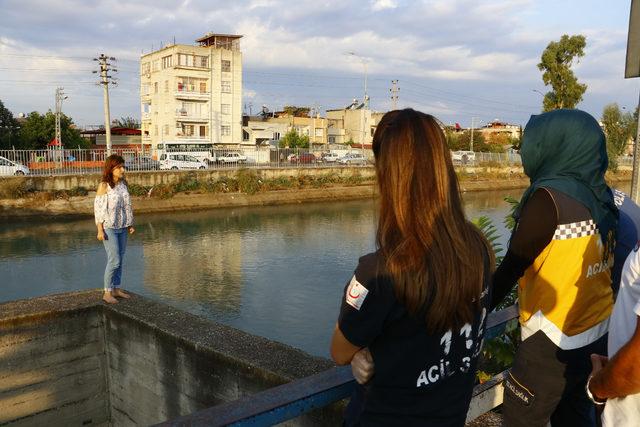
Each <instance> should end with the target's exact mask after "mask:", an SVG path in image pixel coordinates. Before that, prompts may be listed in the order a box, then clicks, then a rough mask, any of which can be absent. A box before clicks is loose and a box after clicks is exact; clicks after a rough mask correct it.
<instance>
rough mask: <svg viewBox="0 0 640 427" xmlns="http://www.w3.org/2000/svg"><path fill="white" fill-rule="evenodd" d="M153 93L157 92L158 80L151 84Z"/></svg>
mask: <svg viewBox="0 0 640 427" xmlns="http://www.w3.org/2000/svg"><path fill="white" fill-rule="evenodd" d="M153 93H158V82H155V83H154V84H153Z"/></svg>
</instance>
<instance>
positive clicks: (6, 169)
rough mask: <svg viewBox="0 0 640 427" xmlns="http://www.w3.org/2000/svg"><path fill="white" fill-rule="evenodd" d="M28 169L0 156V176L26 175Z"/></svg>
mask: <svg viewBox="0 0 640 427" xmlns="http://www.w3.org/2000/svg"><path fill="white" fill-rule="evenodd" d="M28 174H29V168H28V167H26V166H24V165H21V164H20V163H16V162H14V161H12V160H9V159H7V158H5V157H2V156H0V176H12V175H17V176H20V175H28Z"/></svg>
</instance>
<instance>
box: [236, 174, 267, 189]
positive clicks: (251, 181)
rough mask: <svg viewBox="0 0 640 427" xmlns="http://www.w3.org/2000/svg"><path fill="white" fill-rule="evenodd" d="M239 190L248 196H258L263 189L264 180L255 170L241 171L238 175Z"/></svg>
mask: <svg viewBox="0 0 640 427" xmlns="http://www.w3.org/2000/svg"><path fill="white" fill-rule="evenodd" d="M237 180H238V190H239V191H241V192H243V193H247V194H256V193H257V192H259V191H260V190H261V189H262V180H261V179H260V178H259V177H258V174H257V173H256V171H254V170H249V169H240V170H239V171H238V175H237Z"/></svg>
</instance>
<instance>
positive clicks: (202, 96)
mask: <svg viewBox="0 0 640 427" xmlns="http://www.w3.org/2000/svg"><path fill="white" fill-rule="evenodd" d="M174 96H175V97H176V99H190V100H195V101H208V100H209V99H210V98H211V93H210V92H201V91H190V90H177V91H176V92H175V93H174Z"/></svg>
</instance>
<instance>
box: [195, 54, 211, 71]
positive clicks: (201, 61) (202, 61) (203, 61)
mask: <svg viewBox="0 0 640 427" xmlns="http://www.w3.org/2000/svg"><path fill="white" fill-rule="evenodd" d="M196 59H198V65H199V66H200V67H202V68H209V58H208V57H207V56H196Z"/></svg>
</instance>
